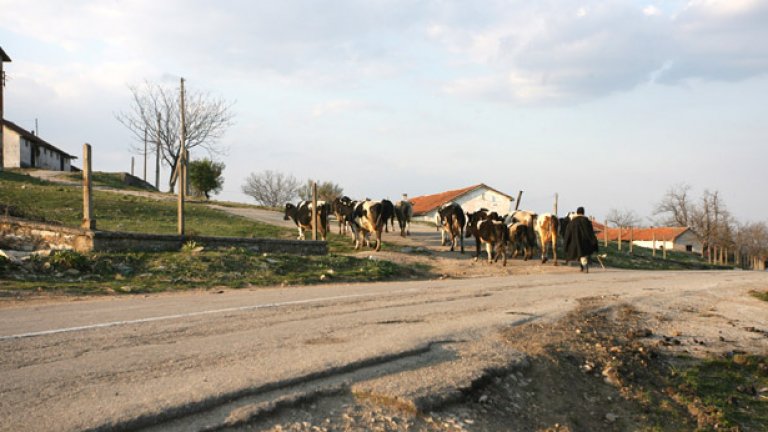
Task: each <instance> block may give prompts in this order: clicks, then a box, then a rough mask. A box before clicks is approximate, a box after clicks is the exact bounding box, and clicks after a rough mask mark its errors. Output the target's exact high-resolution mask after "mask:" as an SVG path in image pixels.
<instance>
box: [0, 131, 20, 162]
mask: <svg viewBox="0 0 768 432" xmlns="http://www.w3.org/2000/svg"><path fill="white" fill-rule="evenodd" d="M23 147H24V146H23V145H21V146H19V134H17V133H16V132H14V131H12V130H10V129H8V128H7V127H5V126H3V167H5V168H21V167H22V165H21V161H22V159H21V157H22V155H21V152H20V150H23Z"/></svg>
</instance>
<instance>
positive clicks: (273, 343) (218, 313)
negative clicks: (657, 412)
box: [0, 271, 768, 431]
mask: <svg viewBox="0 0 768 432" xmlns="http://www.w3.org/2000/svg"><path fill="white" fill-rule="evenodd" d="M767 285H768V275H766V274H764V273H756V272H630V271H606V272H595V273H592V274H589V275H581V274H578V273H558V274H540V275H515V276H504V277H494V278H472V279H463V280H453V279H449V280H442V281H419V282H398V283H383V284H361V285H324V286H315V287H288V288H274V289H260V290H233V291H223V292H221V293H220V292H219V291H204V292H195V293H187V294H175V295H171V294H168V295H161V296H148V297H141V298H138V297H122V298H109V299H92V300H83V301H75V302H73V301H70V302H65V303H51V304H45V305H40V304H29V305H21V306H15V307H12V308H10V307H7V308H4V309H2V310H0V350H1V352H2V353H3V355H2V359H1V360H0V394H2V395H3V397H2V398H1V399H0V401H1V402H0V417H2V418H3V422H2V423H0V430H7V431H17V430H63V431H70V430H72V431H74V430H83V429H92V428H96V429H99V428H100V429H104V430H107V429H117V430H121V429H122V430H125V429H136V428H150V429H152V428H154V430H185V431H186V430H203V429H205V430H212V429H214V428H220V427H223V426H228V427H239V428H244V430H247V429H249V428H255V429H262V428H278V427H279V428H282V426H280V423H279V422H280V420H279V418H280V416H281V415H283V416H285V415H288V416H291V415H294V414H290V409H288V411H286V409H285V408H284V409H282V410H279V409H277V408H279V407H297V406H300V402H301V401H303V400H311V401H315V402H312V403H313V404H314V406H315V408H314V409H315V410H321V409H323V407H324V406H326V405H323V404H324V401H326V400H335V401H336V402H333V403H330V402H329V403H330V405H329V406H332V405H334V404H342V405H343V404H345V403H344V402H343V399H344V398H346V397H352V395H355V396H356V397H357V398H358V399H359V398H365V399H368V400H378V401H389V402H388V403H387V406H400V407H405V408H407V409H406V411H403V412H405V413H408V412H411V413H412V412H414V410H421V411H422V412H423V411H428V410H431V409H438V408H440V407H442V406H445V404H447V403H450V402H451V401H455V400H457V398H460V397H461V395H462V394H463V393H462V391H465V390H467V389H469V388H472V386H473V385H474V384H476V383H477V382H482V381H483V380H485V379H487V376H488V374H489V373H492V372H493V371H496V372H495V373H498V371H499V370H509V369H510V368H515V367H518V366H521V365H524V364H525V362H526V361H527V360H526V358H527V356H526V354H525V353H524V352H523V351H521V350H519V348H515V347H514V346H513V345H510V344H509V343H505V342H504V340H503V338H501V337H500V335H501V334H503V332H504V331H507V330H509V329H511V328H516V327H521V326H524V325H530V324H532V323H539V324H540V325H550V324H552V323H555V322H557V321H558V320H559V319H561V318H563V317H564V316H566V314H568V313H569V312H571V311H574V310H575V309H576V308H577V307H578V305H579V304H580V302H583V301H584V300H585V299H590V298H598V299H601V301H602V302H604V305H603V306H602V307H610V306H611V305H614V306H615V305H619V304H622V305H629V306H631V307H632V308H635V309H636V310H638V311H640V312H641V313H643V314H644V315H647V316H648V317H653V318H654V320H655V321H654V322H655V324H653V325H655V326H656V327H655V328H653V332H652V333H651V335H650V336H649V338H654V337H656V338H658V337H660V335H665V334H675V335H678V336H677V337H678V338H679V339H682V340H684V341H685V340H686V339H688V338H690V339H692V338H694V337H695V338H696V339H697V340H706V341H707V344H706V345H700V344H693V343H690V344H688V343H683V344H681V345H680V346H679V347H678V348H679V349H686V350H688V351H689V352H690V353H691V354H693V355H703V354H704V353H705V352H706V351H708V350H722V349H729V350H733V349H738V350H741V351H744V352H762V353H765V352H768V338H766V337H765V334H763V333H760V332H755V331H750V330H747V329H768V313H766V303H765V302H761V301H759V300H757V299H755V298H754V297H752V296H750V295H749V294H748V292H749V291H750V290H752V289H762V288H765V287H766V286H767ZM530 337H531V336H530V335H529V338H530ZM534 338H535V336H534ZM323 395H326V396H328V397H331V398H337V399H326V398H324V397H323ZM307 398H309V399H307ZM338 398H341V399H340V400H341V401H340V400H339V399H338ZM350 403H351V402H348V403H346V404H347V406H348V407H351V406H353V405H350ZM329 409H330V408H329ZM336 409H337V410H338V409H340V407H336ZM350 409H351V408H350ZM286 413H288V414H286ZM316 415H325V416H329V417H332V416H331V414H329V413H328V412H325V413H323V414H316ZM339 415H341V414H340V413H339ZM347 415H348V416H349V415H351V414H347ZM270 416H277V417H275V418H277V419H278V420H274V421H277V422H278V423H269V424H268V423H263V422H264V421H268V419H269V418H272V417H270ZM400 416H401V418H400V420H402V419H404V418H405V417H403V416H405V414H400ZM353 417H354V416H353ZM288 418H294V417H288ZM295 418H298V417H295ZM265 419H267V420H265ZM389 420H391V416H390V417H389ZM389 420H388V421H389ZM339 421H340V422H341V421H342V420H339ZM344 421H346V420H344ZM371 421H372V422H373V421H378V420H377V419H376V418H372V419H371ZM258 422H262V423H258ZM289 423H290V422H289ZM304 423H307V425H305V424H304ZM395 423H396V424H399V423H398V422H397V421H395ZM401 423H402V422H401ZM290 424H294V423H290ZM295 424H298V425H299V426H297V427H298V429H297V430H312V429H311V428H312V427H320V426H322V425H316V424H315V423H314V420H313V421H312V422H308V421H300V422H297V423H295ZM403 424H406V425H407V423H403ZM441 424H442V423H441ZM446 424H448V423H446ZM372 425H373V423H371V424H369V425H367V426H366V425H363V426H357V427H360V428H362V429H367V428H369V427H372ZM331 426H333V425H328V427H326V430H332V429H334V427H336V426H338V427H337V428H336V429H335V430H344V427H343V425H342V424H337V425H335V426H333V427H331ZM425 427H426V426H425ZM451 427H452V426H451ZM451 427H448V426H445V427H443V426H441V427H440V428H437V430H446V429H447V430H454V429H451ZM457 427H458V426H457ZM461 427H464V428H466V427H469V425H468V424H463V426H461ZM469 428H470V429H471V427H469ZM352 429H354V427H352ZM362 429H360V430H362ZM389 429H390V430H401V429H398V428H396V427H392V426H391V425H390V427H389ZM275 430H278V429H275ZM318 430H322V429H318ZM382 430H384V429H382ZM403 430H404V429H403ZM619 430H621V429H619Z"/></svg>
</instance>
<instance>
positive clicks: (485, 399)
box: [477, 395, 488, 403]
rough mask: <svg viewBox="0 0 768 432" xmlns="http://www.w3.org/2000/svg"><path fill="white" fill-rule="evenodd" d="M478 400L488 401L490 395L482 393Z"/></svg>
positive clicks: (480, 401)
mask: <svg viewBox="0 0 768 432" xmlns="http://www.w3.org/2000/svg"><path fill="white" fill-rule="evenodd" d="M477 401H478V402H479V403H487V402H488V395H482V396H480V398H479V399H478V400H477Z"/></svg>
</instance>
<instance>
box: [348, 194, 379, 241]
mask: <svg viewBox="0 0 768 432" xmlns="http://www.w3.org/2000/svg"><path fill="white" fill-rule="evenodd" d="M349 221H350V226H351V227H352V233H353V234H354V236H355V249H360V246H361V245H362V244H363V243H364V242H365V241H366V238H367V236H368V235H369V234H371V233H373V234H375V236H376V251H379V250H381V232H382V231H383V230H384V225H385V224H386V223H387V222H386V220H385V219H384V217H383V208H382V205H381V203H380V202H378V201H363V202H359V203H357V204H356V205H355V208H354V211H353V212H352V215H351V217H350V219H349Z"/></svg>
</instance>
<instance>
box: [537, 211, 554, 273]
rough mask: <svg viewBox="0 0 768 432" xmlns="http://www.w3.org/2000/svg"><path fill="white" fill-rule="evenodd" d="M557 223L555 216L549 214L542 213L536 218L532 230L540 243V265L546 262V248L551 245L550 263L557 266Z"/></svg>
mask: <svg viewBox="0 0 768 432" xmlns="http://www.w3.org/2000/svg"><path fill="white" fill-rule="evenodd" d="M558 225H559V221H558V220H557V216H556V215H553V214H551V213H544V214H540V215H538V217H536V221H535V224H534V227H533V229H534V230H536V234H537V235H538V236H539V241H540V242H541V263H542V264H544V263H546V262H547V246H548V245H549V244H551V245H552V263H553V264H554V265H557V226H558Z"/></svg>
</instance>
